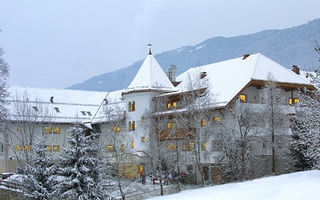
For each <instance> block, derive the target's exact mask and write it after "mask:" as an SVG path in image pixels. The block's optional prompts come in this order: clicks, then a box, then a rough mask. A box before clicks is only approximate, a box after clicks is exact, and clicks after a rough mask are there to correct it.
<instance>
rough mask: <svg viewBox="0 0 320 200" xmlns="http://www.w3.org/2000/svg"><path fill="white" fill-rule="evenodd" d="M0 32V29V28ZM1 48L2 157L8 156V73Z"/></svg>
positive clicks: (0, 138) (0, 106)
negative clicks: (6, 129)
mask: <svg viewBox="0 0 320 200" xmlns="http://www.w3.org/2000/svg"><path fill="white" fill-rule="evenodd" d="M0 32H1V29H0ZM2 55H3V50H2V48H0V130H1V134H0V145H3V146H4V157H5V158H8V157H9V148H8V145H7V144H5V143H7V142H6V141H8V136H9V135H8V133H7V132H5V131H4V130H5V123H4V120H5V118H6V114H7V109H6V98H7V97H8V90H7V78H8V75H9V65H8V63H6V62H5V60H4V59H3V57H2ZM7 163H8V162H6V166H5V168H6V170H8V164H7Z"/></svg>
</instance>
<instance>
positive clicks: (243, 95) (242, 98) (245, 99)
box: [240, 94, 247, 103]
mask: <svg viewBox="0 0 320 200" xmlns="http://www.w3.org/2000/svg"><path fill="white" fill-rule="evenodd" d="M240 102H242V103H245V102H247V96H246V95H245V94H240Z"/></svg>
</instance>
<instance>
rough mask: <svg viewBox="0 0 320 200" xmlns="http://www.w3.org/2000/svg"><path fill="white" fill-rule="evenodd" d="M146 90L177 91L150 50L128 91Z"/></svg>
mask: <svg viewBox="0 0 320 200" xmlns="http://www.w3.org/2000/svg"><path fill="white" fill-rule="evenodd" d="M146 89H152V90H159V91H176V88H175V87H174V86H173V85H172V83H171V81H170V80H169V78H168V77H167V75H166V74H165V73H164V71H163V70H162V68H161V67H160V65H159V63H158V62H157V60H156V59H155V58H154V56H153V55H152V53H151V50H149V55H148V56H147V57H146V58H145V60H144V62H143V63H142V65H141V67H140V69H139V71H138V72H137V74H136V76H135V77H134V79H133V80H132V82H131V83H130V85H129V87H128V89H127V91H128V90H146Z"/></svg>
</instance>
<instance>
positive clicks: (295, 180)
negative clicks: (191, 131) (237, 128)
mask: <svg viewBox="0 0 320 200" xmlns="http://www.w3.org/2000/svg"><path fill="white" fill-rule="evenodd" d="M319 191H320V171H318V170H313V171H305V172H296V173H291V174H285V175H280V176H274V177H267V178H261V179H256V180H252V181H247V182H241V183H230V184H225V185H219V186H212V187H206V188H200V189H194V190H186V191H183V192H180V193H178V194H173V195H167V196H162V197H155V198H150V199H149V200H162V199H163V200H164V199H165V200H189V199H190V200H197V199H201V200H215V199H217V200H229V199H236V200H271V199H272V200H287V199H288V200H301V199H306V200H319V199H320V192H319Z"/></svg>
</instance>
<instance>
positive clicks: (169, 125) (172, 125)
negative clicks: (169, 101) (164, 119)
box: [167, 122, 176, 128]
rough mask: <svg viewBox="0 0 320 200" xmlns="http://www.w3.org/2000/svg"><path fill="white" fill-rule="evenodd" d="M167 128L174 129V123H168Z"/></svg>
mask: <svg viewBox="0 0 320 200" xmlns="http://www.w3.org/2000/svg"><path fill="white" fill-rule="evenodd" d="M167 127H168V128H175V127H176V123H175V122H168V125H167Z"/></svg>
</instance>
